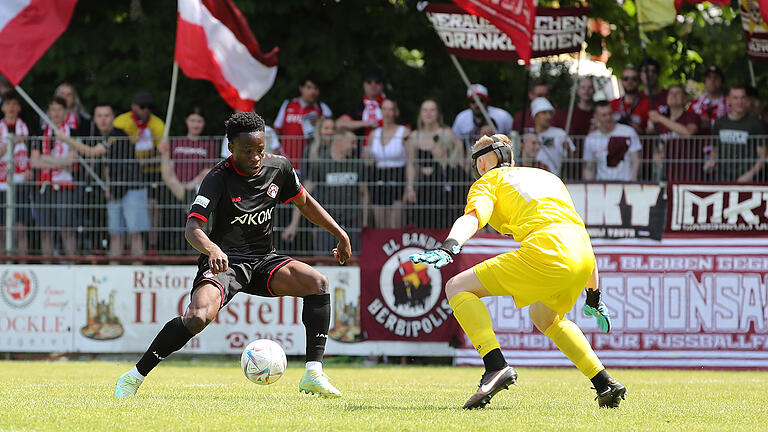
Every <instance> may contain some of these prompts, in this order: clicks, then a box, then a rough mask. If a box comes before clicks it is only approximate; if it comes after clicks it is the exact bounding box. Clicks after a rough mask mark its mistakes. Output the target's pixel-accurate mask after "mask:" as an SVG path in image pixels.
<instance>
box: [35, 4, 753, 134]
mask: <svg viewBox="0 0 768 432" xmlns="http://www.w3.org/2000/svg"><path fill="white" fill-rule="evenodd" d="M235 2H236V4H237V5H238V7H239V8H240V10H241V11H242V12H243V14H244V15H245V17H246V18H247V19H248V22H249V23H250V25H251V29H252V30H253V32H254V34H255V35H256V38H257V39H258V40H259V42H260V43H261V45H262V49H263V50H265V51H268V50H270V49H271V48H272V47H274V46H279V47H280V52H279V55H278V56H279V59H280V64H279V72H278V77H277V81H276V82H275V85H274V87H273V88H272V89H271V90H270V91H269V92H268V93H267V94H266V95H265V96H264V98H263V99H262V100H261V101H259V102H258V103H257V105H256V111H257V112H259V113H262V114H263V115H264V117H265V119H266V120H267V121H268V123H271V121H272V120H273V119H274V117H275V115H276V114H277V110H278V108H279V106H280V103H281V102H282V100H283V99H285V98H290V97H294V96H296V94H297V86H298V81H299V79H300V77H302V76H303V75H305V74H307V73H313V74H315V75H316V76H317V77H319V81H320V84H321V99H322V100H323V101H325V102H326V103H328V104H329V105H330V106H331V108H332V109H333V110H334V113H335V114H336V115H339V114H341V113H343V112H344V111H346V110H347V109H348V108H349V107H350V106H352V104H353V103H355V101H357V100H359V98H360V96H361V94H362V84H361V83H362V73H363V71H364V69H365V68H366V67H367V66H369V65H373V64H376V65H378V66H380V67H381V69H382V70H383V71H384V74H385V77H386V80H387V87H386V90H385V91H386V93H387V94H388V96H390V97H392V98H394V99H396V100H398V101H399V102H400V106H401V114H402V120H403V121H404V122H408V123H415V116H416V113H417V112H418V107H419V104H420V102H421V101H422V100H424V99H425V98H434V99H436V100H437V101H438V102H439V103H440V104H441V106H442V108H443V112H444V114H445V118H446V120H447V121H450V120H452V118H453V116H454V115H455V114H456V113H457V112H458V111H460V110H461V109H463V108H465V97H464V95H465V91H466V90H465V87H464V85H463V83H462V82H461V80H460V78H459V76H458V74H457V73H456V71H455V69H454V67H453V65H452V63H451V61H450V59H449V57H448V55H447V54H446V52H445V50H444V48H443V46H442V44H441V42H440V40H439V38H438V37H437V36H436V34H435V32H434V31H433V29H432V27H431V25H430V24H429V21H428V20H427V19H426V16H425V15H424V13H423V12H419V11H418V10H417V8H416V5H417V0H281V1H278V2H265V1H259V2H254V1H246V0H235ZM553 3H555V0H549V1H540V2H539V4H542V5H551V4H553ZM557 4H559V5H560V6H574V5H578V4H580V2H579V1H576V0H561V1H559V2H557ZM591 6H592V12H591V15H592V16H593V17H595V18H600V19H602V20H605V21H607V22H609V23H610V24H611V27H612V31H611V34H610V35H608V36H607V37H603V36H601V35H599V34H592V35H591V36H590V37H589V40H588V47H587V50H588V52H590V53H593V54H599V53H600V52H601V51H602V49H603V48H605V49H607V50H608V51H610V52H611V57H610V59H609V60H608V66H609V67H613V68H614V70H615V71H618V70H620V69H621V68H622V67H623V66H624V65H625V64H627V63H639V62H640V61H641V60H642V57H643V52H642V49H641V46H640V39H639V35H638V34H637V25H636V20H637V19H636V16H635V4H634V1H633V0H624V2H623V6H622V7H617V3H616V0H595V1H593V2H591ZM716 11H721V12H720V15H719V16H718V15H717V13H716ZM716 11H715V10H710V9H708V8H701V7H696V6H692V5H686V6H685V7H684V10H683V16H684V17H685V20H684V22H678V23H675V24H674V25H673V26H670V27H668V28H666V29H664V30H661V31H658V32H655V33H654V34H651V35H650V41H649V44H648V49H647V51H648V54H649V55H652V56H653V57H655V58H657V59H658V60H659V61H660V62H661V63H662V68H663V69H664V75H663V77H662V83H670V82H673V81H681V80H684V79H688V78H690V77H697V78H700V76H701V73H702V71H703V69H704V68H705V67H706V65H707V64H710V63H716V64H719V65H721V66H722V67H723V68H724V70H725V71H726V74H728V76H729V77H731V78H730V79H731V80H734V81H737V80H738V81H741V80H744V79H746V78H747V77H746V76H745V72H746V71H747V67H746V57H745V55H744V40H743V36H742V32H741V24H740V22H739V19H738V16H737V14H736V13H735V12H734V10H733V9H731V8H728V7H726V8H723V9H717V10H716ZM175 21H176V2H175V1H172V0H152V1H150V0H118V1H110V2H105V1H101V0H80V1H79V2H78V4H77V7H76V9H75V12H74V15H73V18H72V22H71V23H70V26H69V28H68V29H67V31H66V32H65V33H64V34H63V35H62V36H61V38H59V40H58V41H57V42H56V43H55V44H54V45H53V46H52V47H51V49H50V50H48V52H47V53H46V54H45V55H44V56H43V58H42V59H41V60H40V61H39V62H38V63H37V64H36V65H35V66H34V68H33V69H32V71H31V72H30V73H29V74H28V75H27V77H26V78H25V80H24V81H23V82H22V87H23V88H25V90H27V91H28V92H29V93H30V94H32V95H33V97H34V98H35V100H36V101H37V102H38V103H40V104H44V103H45V102H46V101H47V100H48V99H49V98H50V96H51V94H52V93H53V90H54V88H55V87H56V85H57V84H58V83H60V82H64V81H68V82H71V83H72V84H74V85H75V87H76V88H77V89H78V90H79V92H80V96H81V98H82V100H83V101H84V103H85V105H86V107H89V108H90V107H92V106H93V105H94V103H96V102H97V101H106V102H110V103H113V104H115V105H116V106H117V107H118V111H120V110H128V109H129V107H130V100H131V96H132V95H133V93H135V92H136V91H137V90H139V89H147V90H150V91H151V92H152V93H153V94H154V95H155V99H156V100H157V105H158V106H157V108H156V111H157V114H159V115H160V116H161V117H162V116H164V114H165V104H166V103H167V100H168V91H169V86H170V76H171V70H172V62H173V46H174V39H175V30H176V23H175ZM461 62H462V64H463V66H464V67H465V70H466V72H467V74H468V76H469V77H470V79H471V80H472V81H473V82H482V83H483V84H485V85H486V86H487V87H488V88H489V90H490V94H491V99H492V103H493V104H494V105H496V106H500V107H503V108H506V109H508V110H510V111H512V112H514V111H517V110H519V109H520V108H521V107H522V106H523V103H524V98H525V95H526V88H525V83H526V69H525V68H524V67H522V66H519V65H518V64H517V63H514V62H479V61H471V60H461ZM541 70H542V75H543V76H544V77H545V78H546V79H547V80H549V81H551V82H552V83H553V86H554V88H555V91H553V92H552V98H553V102H555V103H556V104H560V105H565V104H566V103H567V97H568V91H567V90H568V87H569V85H570V79H569V78H568V76H567V68H565V67H564V66H562V65H557V64H547V65H545V66H543V67H542V69H541ZM195 105H199V106H201V107H202V108H203V110H204V112H205V113H206V115H207V117H208V125H209V126H208V128H207V133H210V134H221V133H222V131H223V121H224V120H225V119H226V117H227V116H228V115H229V113H230V112H231V110H230V109H229V107H228V106H227V105H226V104H225V103H224V102H223V101H222V100H221V99H220V98H219V96H218V94H217V93H216V90H215V89H214V87H213V86H212V85H211V84H210V83H208V82H205V81H199V80H191V79H188V78H186V77H183V76H181V77H180V79H179V85H178V91H177V100H176V110H175V113H174V119H173V123H172V129H171V132H172V133H174V134H182V133H184V131H185V128H184V122H183V118H184V115H185V113H186V112H187V111H189V110H190V109H191V108H192V107H193V106H195Z"/></svg>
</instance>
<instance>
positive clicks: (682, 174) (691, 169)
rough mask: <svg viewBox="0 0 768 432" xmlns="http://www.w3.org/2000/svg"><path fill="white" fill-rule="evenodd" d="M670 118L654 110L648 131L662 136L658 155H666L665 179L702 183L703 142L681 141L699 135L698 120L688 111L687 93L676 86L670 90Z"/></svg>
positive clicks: (668, 95)
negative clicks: (686, 103) (700, 181)
mask: <svg viewBox="0 0 768 432" xmlns="http://www.w3.org/2000/svg"><path fill="white" fill-rule="evenodd" d="M666 105H667V108H668V116H665V115H662V114H661V113H659V112H658V111H655V110H652V111H651V112H649V113H648V119H649V122H648V131H649V133H651V132H652V131H653V130H655V131H657V132H658V134H659V141H660V142H659V144H660V145H659V146H658V153H657V157H656V159H657V160H658V155H663V154H665V153H666V179H667V180H671V181H699V180H701V178H702V177H701V175H702V167H703V160H704V153H703V142H702V141H701V140H692V139H689V140H681V139H679V138H680V137H689V136H692V135H696V132H697V131H698V129H699V117H698V116H697V115H696V114H694V113H692V112H690V111H686V109H685V90H684V89H683V86H681V85H673V86H671V87H670V88H669V89H668V90H667V102H666Z"/></svg>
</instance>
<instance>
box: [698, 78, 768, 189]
mask: <svg viewBox="0 0 768 432" xmlns="http://www.w3.org/2000/svg"><path fill="white" fill-rule="evenodd" d="M746 99H747V91H746V88H745V86H744V85H735V86H733V87H731V89H730V90H729V91H728V106H730V108H731V110H730V111H729V112H728V114H726V115H724V116H722V117H720V118H719V119H717V120H715V124H714V126H713V127H712V135H713V136H715V137H717V138H716V139H715V140H714V146H713V148H712V153H711V156H710V159H709V160H708V161H707V163H706V164H705V168H710V167H712V166H713V165H715V164H717V172H718V179H719V180H720V181H724V182H739V183H747V182H752V181H762V180H763V178H762V169H763V165H764V164H765V158H766V142H765V139H764V138H763V137H761V136H760V135H764V134H765V129H764V128H763V124H762V123H761V122H760V120H758V119H757V117H755V116H753V115H750V114H748V113H747V112H746V105H747V101H746Z"/></svg>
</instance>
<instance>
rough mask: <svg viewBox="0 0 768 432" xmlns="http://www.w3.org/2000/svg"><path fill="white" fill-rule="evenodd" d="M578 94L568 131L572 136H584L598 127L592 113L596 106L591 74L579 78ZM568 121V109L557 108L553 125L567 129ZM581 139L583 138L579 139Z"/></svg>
mask: <svg viewBox="0 0 768 432" xmlns="http://www.w3.org/2000/svg"><path fill="white" fill-rule="evenodd" d="M576 96H578V98H579V101H578V102H577V103H576V104H575V105H574V106H573V113H571V125H570V126H569V127H568V131H567V132H568V135H570V136H571V137H583V136H584V135H586V134H588V133H590V132H592V131H593V130H594V129H595V128H596V127H597V124H596V123H595V119H594V116H593V115H592V110H593V109H594V106H595V101H594V98H595V84H594V83H593V82H592V77H591V76H585V77H581V78H579V83H578V86H577V87H576ZM567 122H568V111H567V110H555V118H554V119H553V120H552V125H553V126H557V127H559V128H562V129H565V126H566V123H567ZM579 141H583V140H582V139H579Z"/></svg>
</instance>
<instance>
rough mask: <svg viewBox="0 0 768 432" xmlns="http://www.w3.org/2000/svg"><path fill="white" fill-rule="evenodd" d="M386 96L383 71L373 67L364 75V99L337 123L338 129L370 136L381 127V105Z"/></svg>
mask: <svg viewBox="0 0 768 432" xmlns="http://www.w3.org/2000/svg"><path fill="white" fill-rule="evenodd" d="M386 98H387V96H386V95H385V94H384V76H383V75H382V73H381V69H379V68H377V67H371V68H369V69H367V70H366V71H365V73H363V99H362V101H361V102H360V103H359V104H356V105H355V106H354V107H352V108H351V109H350V110H349V111H347V112H346V113H344V114H342V115H341V117H339V119H338V120H337V121H336V127H338V128H342V129H348V130H351V131H353V132H355V134H357V135H366V136H367V135H368V134H369V133H371V131H372V130H374V129H376V128H377V127H380V126H381V123H382V114H381V104H382V103H383V102H384V99H386Z"/></svg>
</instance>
